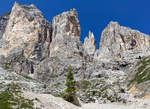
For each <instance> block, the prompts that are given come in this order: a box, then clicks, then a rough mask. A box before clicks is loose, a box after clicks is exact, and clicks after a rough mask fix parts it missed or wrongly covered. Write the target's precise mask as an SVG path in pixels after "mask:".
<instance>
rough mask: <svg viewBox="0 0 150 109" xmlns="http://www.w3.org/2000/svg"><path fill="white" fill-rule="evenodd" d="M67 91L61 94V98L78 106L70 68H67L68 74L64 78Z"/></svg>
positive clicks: (74, 83)
mask: <svg viewBox="0 0 150 109" xmlns="http://www.w3.org/2000/svg"><path fill="white" fill-rule="evenodd" d="M65 85H66V86H67V89H66V90H65V91H64V92H63V93H62V97H63V98H64V99H65V100H66V101H68V102H71V103H73V104H75V105H78V106H80V103H79V101H78V99H77V97H76V82H75V80H74V74H73V73H72V67H71V66H69V68H68V74H67V78H66V83H65Z"/></svg>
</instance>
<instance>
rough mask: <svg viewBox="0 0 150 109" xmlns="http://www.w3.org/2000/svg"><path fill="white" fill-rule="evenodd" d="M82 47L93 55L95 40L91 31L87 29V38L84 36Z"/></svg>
mask: <svg viewBox="0 0 150 109" xmlns="http://www.w3.org/2000/svg"><path fill="white" fill-rule="evenodd" d="M84 49H85V51H86V52H87V53H88V54H89V55H93V54H94V53H95V51H96V40H95V38H94V34H93V33H92V32H91V31H89V38H88V37H85V39H84Z"/></svg>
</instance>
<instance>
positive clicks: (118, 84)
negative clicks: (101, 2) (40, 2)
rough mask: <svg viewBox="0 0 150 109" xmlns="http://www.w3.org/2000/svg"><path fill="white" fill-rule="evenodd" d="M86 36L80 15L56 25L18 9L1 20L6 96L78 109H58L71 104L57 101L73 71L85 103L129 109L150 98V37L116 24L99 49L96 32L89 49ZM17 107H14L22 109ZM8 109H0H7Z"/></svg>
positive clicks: (0, 71) (0, 69)
mask: <svg viewBox="0 0 150 109" xmlns="http://www.w3.org/2000/svg"><path fill="white" fill-rule="evenodd" d="M80 36H81V26H80V22H79V19H78V13H77V11H76V10H75V9H72V10H70V11H67V12H63V13H61V14H60V15H57V16H55V17H54V18H53V21H52V23H50V22H49V21H47V20H46V19H45V17H44V15H43V14H42V12H41V11H40V10H38V9H37V8H36V7H35V6H34V5H20V4H19V3H15V4H14V6H13V8H12V10H11V12H10V13H7V14H4V15H1V16H0V93H4V94H5V93H6V92H5V91H6V90H8V89H9V90H10V92H11V93H12V92H13V91H14V85H15V87H20V88H21V91H23V93H24V95H20V96H24V99H25V98H26V97H27V98H32V97H33V98H34V97H35V96H37V98H38V99H40V100H42V97H43V96H42V94H51V95H49V97H48V98H45V99H46V100H47V99H49V100H52V102H51V103H52V104H49V105H48V104H47V102H46V101H45V102H46V103H43V101H41V102H39V103H38V104H37V105H36V106H39V107H38V108H40V109H43V108H44V109H70V108H73V107H74V108H78V107H76V106H73V105H72V104H68V107H67V104H66V106H65V107H63V106H60V105H58V104H57V105H55V106H54V104H55V103H57V102H56V100H57V99H58V103H59V102H62V104H63V103H64V104H65V103H67V102H66V101H63V100H59V99H60V98H54V97H53V96H52V95H54V96H60V95H61V93H62V92H63V91H64V90H65V89H66V86H65V79H66V75H67V72H68V67H69V66H72V69H73V73H74V76H75V80H76V87H77V96H78V98H79V100H80V102H81V103H91V102H92V103H95V102H96V103H100V104H101V103H112V102H117V103H118V102H119V103H127V104H128V103H135V102H138V100H144V99H149V98H150V97H149V95H150V87H149V86H150V37H149V35H146V34H143V33H141V32H139V31H137V30H132V29H131V28H127V27H123V26H120V24H119V23H118V22H112V21H111V22H110V23H109V24H108V25H107V27H106V28H105V29H104V30H103V32H102V34H101V36H100V37H101V40H100V48H99V49H96V48H97V47H96V45H97V42H96V40H95V38H94V34H93V33H92V32H91V31H89V36H88V37H85V40H84V43H83V44H82V43H81V41H80ZM16 85H17V86H16ZM10 88H12V89H10ZM15 91H16V89H15ZM33 93H34V94H33ZM4 94H3V95H4ZM6 95H8V94H7V93H6ZM1 96H2V95H0V102H1V99H2V98H3V97H4V96H3V97H1ZM20 96H18V94H17V98H15V99H18V100H19V99H21V100H22V101H23V103H24V102H25V103H26V105H27V103H28V107H27V108H29V109H30V108H31V109H32V106H31V105H32V103H31V104H30V102H29V101H30V100H27V101H25V100H26V99H25V100H24V99H23V98H21V97H20ZM41 96H42V97H41ZM44 96H46V95H44ZM47 96H48V95H47ZM15 97H16V96H15ZM33 98H32V99H33ZM11 100H12V99H11ZM11 100H9V101H11ZM53 100H54V101H55V102H54V101H53ZM136 100H137V101H136ZM2 101H3V100H2ZM34 101H36V102H38V101H39V100H37V99H35V100H32V102H33V104H34V106H35V103H34ZM25 103H24V104H25ZM40 103H41V104H40ZM42 103H43V104H42ZM53 103H54V104H53ZM14 104H15V103H14ZM14 104H13V106H12V104H9V107H12V108H14V109H16V107H17V105H14ZM44 104H45V105H44ZM137 104H138V103H137ZM2 105H4V104H2V103H0V109H1V108H2V109H7V108H4V107H2ZM50 105H52V107H48V106H50ZM147 105H148V104H147ZM21 106H22V105H21ZM23 106H24V105H23ZM23 106H22V107H19V109H22V108H24V107H23ZM42 106H43V107H42ZM69 106H71V107H70V108H69ZM142 106H143V105H142ZM143 108H144V107H141V108H140V107H139V109H143ZM8 109H9V108H8ZM85 109H86V108H85ZM91 109H92V108H91ZM93 109H94V108H93ZM107 109H108V108H107ZM120 109H121V108H120ZM124 109H126V108H124ZM131 109H132V108H131ZM145 109H148V108H146V107H145Z"/></svg>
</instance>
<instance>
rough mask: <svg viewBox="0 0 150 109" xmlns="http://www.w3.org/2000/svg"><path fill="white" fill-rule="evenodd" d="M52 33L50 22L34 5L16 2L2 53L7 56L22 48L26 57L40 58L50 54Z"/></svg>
mask: <svg viewBox="0 0 150 109" xmlns="http://www.w3.org/2000/svg"><path fill="white" fill-rule="evenodd" d="M51 34H52V28H51V25H50V23H48V22H47V21H46V19H45V18H44V16H43V14H42V13H41V12H40V11H39V10H38V9H37V8H36V7H35V6H34V5H29V6H27V5H20V4H18V3H15V4H14V6H13V8H12V11H11V13H10V18H9V22H8V24H7V27H6V30H5V32H4V34H3V41H4V43H5V44H4V45H3V49H2V50H1V51H2V52H1V54H2V55H5V56H6V57H7V55H8V54H11V51H14V50H17V49H19V48H21V49H22V50H23V51H22V52H23V56H24V57H26V58H30V59H37V60H40V59H42V58H44V57H47V56H48V52H49V45H50V42H51ZM16 52H17V51H16Z"/></svg>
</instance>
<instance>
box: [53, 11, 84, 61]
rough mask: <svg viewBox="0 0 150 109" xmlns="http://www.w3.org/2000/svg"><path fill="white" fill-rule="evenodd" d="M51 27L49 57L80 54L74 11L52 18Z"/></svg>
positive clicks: (76, 18) (77, 26) (79, 29)
mask: <svg viewBox="0 0 150 109" xmlns="http://www.w3.org/2000/svg"><path fill="white" fill-rule="evenodd" d="M52 27H53V34H52V39H53V41H52V43H51V45H50V46H51V47H50V50H51V52H50V56H51V57H54V56H58V57H60V58H61V57H62V58H65V57H72V56H73V55H74V54H75V53H79V52H82V43H81V41H80V33H81V28H80V23H79V20H78V13H77V11H76V10H75V9H73V10H70V11H67V12H63V13H62V14H60V15H57V16H56V17H54V18H53V24H52ZM62 58H61V59H62Z"/></svg>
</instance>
